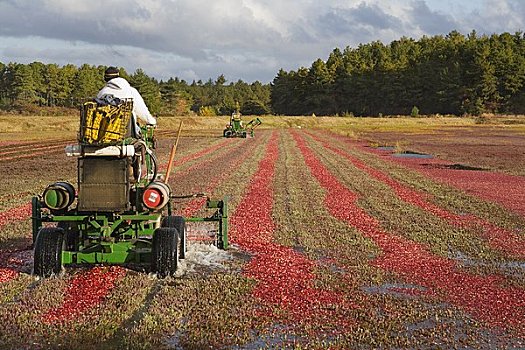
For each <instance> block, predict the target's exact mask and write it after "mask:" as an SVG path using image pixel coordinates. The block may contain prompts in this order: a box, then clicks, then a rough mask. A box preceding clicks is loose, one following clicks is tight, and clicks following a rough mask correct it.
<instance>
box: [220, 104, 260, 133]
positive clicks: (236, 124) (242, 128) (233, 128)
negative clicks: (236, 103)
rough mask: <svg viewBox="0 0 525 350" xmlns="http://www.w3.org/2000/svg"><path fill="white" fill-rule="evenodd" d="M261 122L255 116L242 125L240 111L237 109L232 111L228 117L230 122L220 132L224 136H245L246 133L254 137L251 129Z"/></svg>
mask: <svg viewBox="0 0 525 350" xmlns="http://www.w3.org/2000/svg"><path fill="white" fill-rule="evenodd" d="M261 124H262V122H261V120H260V119H259V118H255V119H253V120H251V121H250V122H249V123H248V124H246V125H243V122H242V119H241V113H240V112H239V111H237V112H234V113H232V115H231V117H230V124H228V125H226V129H224V131H223V133H222V134H223V136H224V137H242V138H246V137H247V135H250V136H251V137H254V131H253V130H254V129H255V128H256V127H258V126H259V125H261Z"/></svg>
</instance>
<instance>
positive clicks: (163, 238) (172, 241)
mask: <svg viewBox="0 0 525 350" xmlns="http://www.w3.org/2000/svg"><path fill="white" fill-rule="evenodd" d="M178 243H179V232H178V231H177V229H176V228H173V227H159V228H158V229H156V230H155V232H154V233H153V242H152V250H151V259H152V261H151V269H152V271H153V272H156V273H157V275H158V276H159V277H160V278H164V277H167V276H172V275H175V272H176V271H177V262H178V256H177V245H178Z"/></svg>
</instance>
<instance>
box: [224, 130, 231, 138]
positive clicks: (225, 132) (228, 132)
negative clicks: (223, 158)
mask: <svg viewBox="0 0 525 350" xmlns="http://www.w3.org/2000/svg"><path fill="white" fill-rule="evenodd" d="M224 137H232V132H231V131H230V130H226V131H224Z"/></svg>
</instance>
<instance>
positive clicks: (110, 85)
mask: <svg viewBox="0 0 525 350" xmlns="http://www.w3.org/2000/svg"><path fill="white" fill-rule="evenodd" d="M105 95H113V96H114V97H117V98H122V99H124V98H131V99H133V116H134V117H135V120H137V118H138V119H140V120H141V121H142V122H144V123H145V124H149V125H157V120H156V119H155V118H154V117H153V116H152V115H151V113H150V112H149V110H148V107H147V106H146V104H145V103H144V100H143V99H142V96H140V94H139V92H138V91H137V89H135V88H134V87H132V86H131V85H129V83H128V81H127V80H126V79H124V78H120V77H119V78H113V79H111V80H109V81H108V82H107V83H106V85H105V86H104V87H103V88H102V90H100V91H99V92H98V95H97V98H103V97H104V96H105Z"/></svg>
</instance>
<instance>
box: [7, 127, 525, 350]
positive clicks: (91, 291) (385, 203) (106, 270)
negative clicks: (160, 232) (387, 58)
mask: <svg viewBox="0 0 525 350" xmlns="http://www.w3.org/2000/svg"><path fill="white" fill-rule="evenodd" d="M312 119H313V118H308V119H306V118H303V119H301V118H296V119H294V118H283V120H280V121H276V122H275V123H273V124H272V122H267V123H265V119H264V118H263V123H265V124H266V129H262V130H258V132H257V135H256V137H255V138H248V139H224V138H222V137H220V136H221V135H222V134H221V130H222V129H220V127H217V129H214V130H210V129H208V130H203V131H202V132H200V131H199V130H198V129H197V128H196V129H193V130H191V133H186V135H185V136H184V137H182V138H181V141H180V143H179V149H178V153H177V155H176V161H175V164H174V169H173V173H172V176H171V178H170V185H171V187H172V188H173V190H174V192H175V193H176V194H178V195H184V194H189V193H196V192H205V193H207V194H209V195H210V196H212V197H217V198H222V197H224V196H228V197H229V203H230V211H229V225H230V237H229V238H230V243H231V247H230V249H228V250H226V251H221V250H218V249H216V248H214V247H213V246H209V245H206V244H199V243H194V242H192V243H191V244H190V246H189V251H188V253H187V255H186V259H185V260H183V262H182V263H181V264H180V265H181V267H180V269H179V272H178V274H177V276H176V277H172V278H167V279H157V278H156V277H155V276H153V275H151V274H149V273H148V271H144V270H141V269H140V268H137V267H135V266H106V265H100V266H78V267H68V268H66V269H65V270H63V272H62V273H61V274H60V275H58V276H55V277H52V278H48V279H38V278H36V277H34V276H33V275H32V274H31V269H32V259H33V254H32V250H31V247H30V243H31V220H30V216H31V207H30V200H31V197H32V196H33V195H35V194H39V193H41V192H42V190H43V189H44V188H45V186H47V184H49V183H52V182H54V181H60V180H67V181H70V182H72V183H75V182H76V163H75V159H72V158H67V157H66V156H65V154H64V152H63V148H64V145H65V144H67V143H72V142H74V133H73V134H71V133H70V134H65V135H63V137H61V138H58V137H55V138H52V139H46V140H45V143H44V142H43V140H38V139H35V138H34V137H33V138H29V137H26V138H23V139H16V137H14V136H12V135H11V136H8V137H5V138H2V139H1V140H0V169H1V170H2V174H3V176H2V180H1V181H0V197H1V199H2V201H1V202H0V348H2V349H29V348H31V349H48V348H63V349H73V348H74V349H114V348H115V349H150V348H156V349H260V348H262V349H265V348H290V349H354V348H359V349H368V348H370V349H376V348H384V349H389V348H397V349H399V348H403V349H437V348H472V349H494V348H501V349H520V348H524V347H525V278H524V277H525V232H524V230H525V199H524V198H525V177H524V173H523V166H522V165H523V159H524V154H523V152H524V148H523V147H524V144H525V134H524V133H523V131H522V130H521V129H520V127H519V125H518V126H517V127H515V126H511V127H504V126H501V127H499V128H498V125H486V124H480V123H476V120H471V121H466V122H464V121H455V122H453V123H448V124H447V123H437V124H439V126H437V127H436V126H434V125H433V124H432V122H424V123H427V124H425V125H426V126H427V127H425V128H423V129H424V130H423V129H421V128H419V129H417V130H416V131H417V132H416V131H415V129H414V128H413V127H412V126H409V127H408V129H409V130H406V127H400V128H397V129H396V128H395V124H396V121H395V120H394V121H389V123H390V124H389V125H390V126H393V127H392V128H390V127H389V128H379V129H376V128H375V127H372V128H368V129H366V130H365V127H364V126H363V125H364V124H365V123H366V121H358V122H357V123H358V124H352V123H353V122H354V121H353V120H350V121H349V120H348V119H356V118H345V120H344V122H339V121H338V122H337V123H339V124H337V125H339V126H340V127H338V128H334V127H333V125H336V124H332V123H336V122H333V121H328V120H323V118H319V119H320V120H319V121H312ZM334 119H342V118H334ZM341 123H342V124H341ZM345 123H346V124H345ZM370 123H371V124H370V125H376V126H377V125H378V124H377V123H378V121H372V122H370ZM374 123H376V124H374ZM205 124H206V123H203V125H205ZM265 124H263V126H264V125H265ZM343 124H344V125H343ZM443 124H447V125H446V126H443ZM176 125H177V123H173V127H172V129H173V130H176V127H175V126H176ZM269 125H270V126H274V127H268V126H269ZM411 125H413V124H411ZM159 129H160V130H159V131H160V132H159V133H158V136H159V145H158V148H157V155H158V157H159V160H160V163H161V164H164V166H165V164H166V163H167V160H168V154H169V148H170V144H171V143H172V142H173V140H174V136H175V135H174V133H175V132H174V131H173V130H170V124H169V123H165V124H164V129H162V128H159ZM327 129H330V130H327ZM371 131H374V132H373V133H372V132H371ZM476 132H479V137H478V136H476ZM425 135H426V136H425ZM440 135H441V136H440ZM425 140H428V142H425ZM462 140H464V143H462ZM476 142H478V146H476ZM463 145H464V146H465V147H464V152H462V147H463ZM490 145H492V146H490ZM520 152H521V153H520ZM495 158H497V159H495ZM519 164H521V165H519ZM203 204H204V203H203V200H202V199H201V198H195V199H190V200H187V201H181V202H180V203H177V207H176V210H177V212H180V213H183V215H187V216H191V215H194V214H196V213H200V211H201V210H202V207H203Z"/></svg>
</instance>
